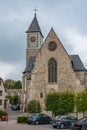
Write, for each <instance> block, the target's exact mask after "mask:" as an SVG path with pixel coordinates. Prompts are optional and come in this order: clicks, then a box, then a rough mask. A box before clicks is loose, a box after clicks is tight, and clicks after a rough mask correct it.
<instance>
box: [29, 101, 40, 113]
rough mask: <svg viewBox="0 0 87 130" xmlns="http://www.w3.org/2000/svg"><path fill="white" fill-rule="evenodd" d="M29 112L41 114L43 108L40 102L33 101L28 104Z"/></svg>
mask: <svg viewBox="0 0 87 130" xmlns="http://www.w3.org/2000/svg"><path fill="white" fill-rule="evenodd" d="M28 112H29V113H35V112H41V106H40V103H39V101H37V100H32V101H30V102H29V104H28Z"/></svg>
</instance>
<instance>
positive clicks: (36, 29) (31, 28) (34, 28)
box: [26, 13, 43, 37]
mask: <svg viewBox="0 0 87 130" xmlns="http://www.w3.org/2000/svg"><path fill="white" fill-rule="evenodd" d="M30 32H40V34H41V35H42V37H43V34H42V32H41V29H40V26H39V24H38V20H37V17H36V13H35V15H34V18H33V20H32V22H31V24H30V26H29V28H28V30H27V31H26V33H30Z"/></svg>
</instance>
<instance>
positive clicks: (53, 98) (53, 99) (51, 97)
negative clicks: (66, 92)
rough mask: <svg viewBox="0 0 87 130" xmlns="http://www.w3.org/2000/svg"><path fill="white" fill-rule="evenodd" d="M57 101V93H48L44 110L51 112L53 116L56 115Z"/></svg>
mask: <svg viewBox="0 0 87 130" xmlns="http://www.w3.org/2000/svg"><path fill="white" fill-rule="evenodd" d="M58 101H59V94H58V93H49V94H48V95H47V96H46V99H45V105H46V110H47V111H52V112H53V114H54V115H56V113H57V110H58Z"/></svg>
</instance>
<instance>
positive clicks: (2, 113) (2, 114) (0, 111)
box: [0, 110, 8, 117]
mask: <svg viewBox="0 0 87 130" xmlns="http://www.w3.org/2000/svg"><path fill="white" fill-rule="evenodd" d="M4 115H8V114H7V112H5V111H3V110H0V117H1V116H4Z"/></svg>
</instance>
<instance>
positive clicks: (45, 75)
mask: <svg viewBox="0 0 87 130" xmlns="http://www.w3.org/2000/svg"><path fill="white" fill-rule="evenodd" d="M43 38H44V37H43V34H42V32H41V28H40V26H39V23H38V20H37V16H36V13H35V14H34V18H33V20H32V22H31V24H30V26H29V28H28V30H27V31H26V43H27V44H26V65H25V69H24V71H23V75H22V100H23V102H24V103H25V105H26V104H27V103H29V101H31V100H38V101H39V102H40V104H41V106H42V108H43V109H44V107H45V106H44V100H45V96H46V95H47V94H48V93H52V92H63V91H73V92H79V91H82V90H86V89H87V70H86V68H85V67H84V65H83V63H82V61H81V59H80V57H79V55H77V54H76V55H75V54H74V55H69V54H68V52H67V51H66V49H65V48H64V46H63V44H62V43H61V40H60V39H59V37H58V36H57V34H56V33H55V31H54V29H53V28H51V30H50V31H49V33H48V34H47V37H46V38H45V40H44V41H43Z"/></svg>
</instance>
